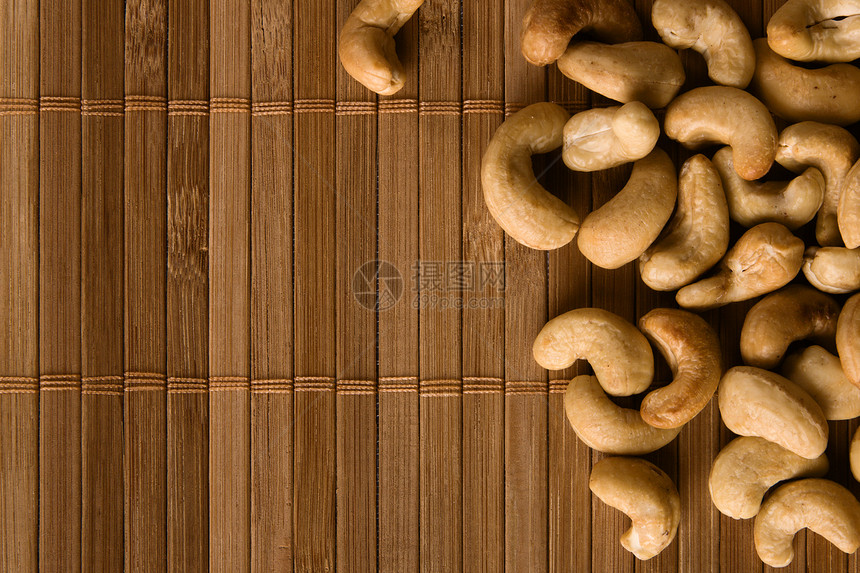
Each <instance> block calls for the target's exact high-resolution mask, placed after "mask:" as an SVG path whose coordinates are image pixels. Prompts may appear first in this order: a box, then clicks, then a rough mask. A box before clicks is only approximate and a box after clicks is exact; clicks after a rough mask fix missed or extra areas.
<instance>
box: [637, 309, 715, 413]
mask: <svg viewBox="0 0 860 573" xmlns="http://www.w3.org/2000/svg"><path fill="white" fill-rule="evenodd" d="M639 329H640V330H641V331H642V332H644V333H645V336H647V337H648V339H649V340H651V342H653V343H654V344H655V345H656V346H657V348H658V349H659V350H660V353H661V354H662V355H663V357H664V358H665V359H666V362H668V364H669V368H670V369H671V370H672V375H673V378H672V382H671V383H670V384H669V385H668V386H664V387H663V388H658V389H657V390H654V391H652V392H650V393H649V394H648V395H647V396H645V398H644V399H643V400H642V407H641V408H640V410H639V411H640V413H641V414H642V419H643V420H645V422H647V423H648V424H650V425H652V426H655V427H657V428H680V427H681V426H683V425H684V424H686V423H687V422H689V421H690V420H692V419H693V418H694V417H695V416H696V414H698V413H699V412H701V411H702V408H704V407H705V406H707V404H708V402H710V401H711V396H713V395H714V391H716V389H717V386H718V385H719V383H720V377H721V376H722V374H723V357H722V353H721V352H720V339H719V338H717V333H716V332H714V329H713V328H711V326H710V325H709V324H708V323H707V322H705V320H704V319H703V318H702V317H700V316H697V315H695V314H693V313H690V312H686V311H684V310H678V309H674V308H655V309H654V310H652V311H651V312H649V313H648V314H646V315H645V316H643V317H642V318H640V319H639Z"/></svg>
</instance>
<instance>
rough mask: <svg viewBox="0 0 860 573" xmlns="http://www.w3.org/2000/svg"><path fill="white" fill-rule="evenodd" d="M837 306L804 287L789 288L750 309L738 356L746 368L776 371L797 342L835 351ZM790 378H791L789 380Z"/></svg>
mask: <svg viewBox="0 0 860 573" xmlns="http://www.w3.org/2000/svg"><path fill="white" fill-rule="evenodd" d="M838 318H839V305H838V304H837V303H836V301H835V300H833V299H832V298H830V297H829V296H827V295H826V294H824V293H822V292H819V291H817V290H815V289H813V288H810V287H808V286H804V285H789V286H787V287H785V288H784V289H782V290H781V291H778V292H775V293H772V294H769V295H767V296H766V297H764V298H763V299H761V300H760V301H758V302H757V303H756V304H755V306H753V307H752V308H751V309H749V312H747V316H746V318H744V325H743V328H741V356H742V357H743V359H744V362H745V363H746V364H748V365H749V366H757V367H758V368H765V369H772V368H775V367H776V366H777V365H778V364H779V363H780V362H781V361H782V357H783V356H784V355H785V351H786V350H788V345H789V344H791V343H792V342H794V341H796V340H803V339H804V338H812V339H813V340H815V341H816V342H819V343H822V344H826V345H828V346H829V347H830V348H833V347H834V341H835V337H836V320H837V319H838ZM789 378H790V377H789Z"/></svg>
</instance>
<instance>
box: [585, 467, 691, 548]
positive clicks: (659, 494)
mask: <svg viewBox="0 0 860 573" xmlns="http://www.w3.org/2000/svg"><path fill="white" fill-rule="evenodd" d="M588 487H589V489H590V490H591V492H592V493H593V494H594V495H596V496H597V498H598V499H599V500H600V501H602V502H603V503H605V504H606V505H608V506H610V507H614V508H615V509H617V510H619V511H621V512H622V513H624V514H626V515H627V516H628V517H629V518H630V520H631V521H632V522H633V523H632V525H631V527H630V529H628V530H627V531H626V532H624V534H623V535H622V536H621V545H622V547H624V549H626V550H627V551H629V552H630V553H632V554H633V555H635V556H636V557H637V558H638V559H642V560H646V559H651V558H652V557H654V556H655V555H657V554H658V553H660V552H661V551H663V549H665V548H666V547H667V546H668V545H669V544H670V543H672V540H673V539H675V534H676V533H677V531H678V524H679V523H680V522H681V496H680V495H678V488H676V487H675V484H674V483H672V479H671V478H670V477H669V476H668V475H666V473H665V472H664V471H663V470H661V469H660V468H658V467H657V466H655V465H654V464H652V463H650V462H647V461H645V460H643V459H639V458H603V459H602V460H600V461H599V462H597V463H596V464H594V467H593V468H591V478H589V480H588Z"/></svg>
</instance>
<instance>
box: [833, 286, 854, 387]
mask: <svg viewBox="0 0 860 573" xmlns="http://www.w3.org/2000/svg"><path fill="white" fill-rule="evenodd" d="M836 349H837V350H838V351H839V360H840V361H841V363H842V370H843V371H844V372H845V377H846V378H848V381H849V382H851V383H852V384H854V385H855V386H857V387H858V388H860V294H855V295H854V296H852V297H851V298H849V299H848V300H847V301H846V302H845V306H843V307H842V312H841V313H839V321H838V322H837V323H836Z"/></svg>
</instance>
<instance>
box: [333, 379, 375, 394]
mask: <svg viewBox="0 0 860 573" xmlns="http://www.w3.org/2000/svg"><path fill="white" fill-rule="evenodd" d="M337 393H338V394H376V384H375V383H374V382H373V380H338V381H337Z"/></svg>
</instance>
